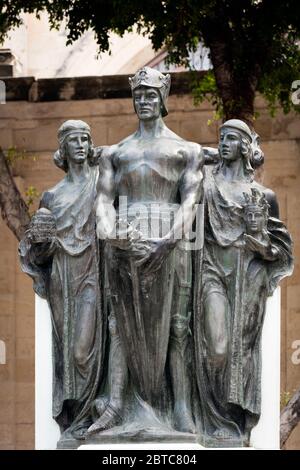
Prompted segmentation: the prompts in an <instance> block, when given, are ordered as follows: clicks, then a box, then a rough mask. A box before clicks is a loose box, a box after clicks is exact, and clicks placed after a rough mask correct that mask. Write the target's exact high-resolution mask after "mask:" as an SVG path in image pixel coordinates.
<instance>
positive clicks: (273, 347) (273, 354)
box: [35, 288, 280, 450]
mask: <svg viewBox="0 0 300 470" xmlns="http://www.w3.org/2000/svg"><path fill="white" fill-rule="evenodd" d="M35 309H36V318H35V328H36V336H35V338H36V340H35V346H36V348H35V448H36V449H56V445H57V441H58V440H59V437H60V432H59V427H58V425H57V424H56V422H55V421H54V420H53V419H52V353H51V348H52V346H51V341H52V339H51V320H50V312H49V308H48V305H47V302H46V301H45V300H43V299H40V298H39V297H38V296H36V303H35ZM279 424H280V288H277V289H276V291H275V293H274V295H273V296H272V297H270V298H268V301H267V309H266V318H265V322H264V326H263V331H262V412H261V418H260V421H259V423H258V425H257V426H256V427H255V428H254V429H253V431H252V434H251V446H252V448H256V449H279ZM99 441H100V439H99ZM99 441H98V442H99ZM106 442H107V441H106ZM140 442H141V441H140ZM102 443H103V444H104V445H102V444H100V443H99V444H98V443H95V444H94V445H89V444H88V445H83V446H81V449H84V448H85V449H91V448H92V449H98V450H105V449H121V448H122V449H125V448H127V447H124V446H126V444H125V443H122V444H114V445H113V447H112V445H109V443H105V442H103V441H102ZM160 445H163V446H164V447H163V448H164V449H166V448H167V447H166V446H170V447H169V448H170V449H171V448H174V447H172V446H174V444H171V443H168V444H160V443H153V442H152V443H149V444H143V446H145V447H143V448H145V449H151V448H153V449H159V448H160V447H159V446H160ZM175 445H176V444H175ZM140 446H141V444H136V445H135V444H134V443H132V442H131V443H130V444H128V450H130V449H138V448H141V447H140ZM178 446H179V444H177V445H176V448H177V449H179V447H178ZM182 446H185V447H182ZM190 446H191V447H190ZM180 448H185V449H189V448H193V449H195V448H198V449H199V450H200V449H201V448H202V449H203V447H201V446H200V445H199V446H198V445H196V444H194V443H191V442H187V443H186V444H181V445H180Z"/></svg>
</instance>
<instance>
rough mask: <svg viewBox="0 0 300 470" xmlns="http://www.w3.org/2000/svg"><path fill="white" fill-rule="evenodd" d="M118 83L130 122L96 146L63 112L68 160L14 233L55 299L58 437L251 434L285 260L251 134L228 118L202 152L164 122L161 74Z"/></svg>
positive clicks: (208, 438) (26, 265)
mask: <svg viewBox="0 0 300 470" xmlns="http://www.w3.org/2000/svg"><path fill="white" fill-rule="evenodd" d="M130 85H131V89H132V94H133V104H134V109H135V112H136V114H137V116H138V119H139V127H138V130H137V131H136V132H135V133H134V134H132V135H131V136H129V137H127V138H126V139H124V140H123V141H121V142H120V143H118V144H115V145H112V146H108V147H99V148H98V149H96V150H95V149H93V147H92V141H91V136H90V129H89V127H88V126H87V125H86V124H85V123H83V122H82V121H67V122H66V123H64V124H63V125H62V126H61V128H60V130H59V142H60V150H59V151H58V152H56V154H55V158H54V160H55V163H56V164H58V166H60V167H61V168H62V169H64V170H65V171H66V172H67V175H66V177H65V178H64V180H63V181H62V182H61V183H59V184H58V185H57V186H55V188H53V189H52V190H50V191H47V192H46V193H45V194H44V196H43V198H42V202H41V206H40V209H39V211H38V212H37V213H36V215H35V216H34V217H33V219H32V223H31V225H30V227H29V229H28V232H27V235H26V237H25V239H24V240H23V241H22V242H21V244H20V254H21V262H22V267H23V270H24V271H25V272H26V273H28V274H29V275H30V276H31V277H32V278H33V280H34V288H35V291H36V292H37V293H38V294H39V295H41V296H43V297H46V298H47V300H48V302H49V304H50V308H51V312H52V322H53V345H54V365H55V377H54V384H55V388H54V393H53V405H54V408H53V411H54V417H55V418H56V419H57V421H58V422H59V423H60V425H61V430H62V433H63V434H62V438H61V443H60V445H61V447H64V446H65V447H68V445H73V446H74V445H75V446H77V445H78V444H79V442H80V440H81V439H85V441H86V442H110V441H112V440H114V441H128V440H148V441H149V440H152V441H155V440H166V441H171V440H173V441H189V440H190V441H198V442H200V443H202V444H204V445H207V446H213V447H224V446H226V447H232V446H244V445H249V438H250V433H251V430H252V428H253V426H254V425H255V424H256V423H257V421H258V419H259V416H260V361H261V357H260V339H261V329H262V324H263V319H264V313H265V304H266V299H267V296H268V295H271V294H272V292H273V291H274V289H275V288H276V286H277V285H278V283H279V281H280V279H282V278H283V277H284V276H287V275H289V274H291V272H292V266H293V261H292V256H291V247H292V242H291V239H290V236H289V234H288V232H287V229H286V227H285V226H284V224H283V223H282V222H281V221H280V220H279V218H278V217H279V211H278V204H277V200H276V196H275V194H274V193H273V192H272V191H271V190H269V189H267V188H265V187H264V186H262V185H261V184H258V183H257V182H255V181H254V178H253V174H254V167H255V166H259V165H261V164H262V162H263V155H262V153H261V149H260V147H259V142H258V140H257V139H258V136H257V134H256V135H255V134H253V133H252V132H251V131H250V129H249V128H248V126H247V125H246V124H245V123H243V122H242V121H240V120H235V119H234V120H230V121H227V122H226V123H224V124H223V125H222V126H221V132H220V143H219V148H218V150H217V149H209V148H206V149H204V152H203V150H202V148H201V146H200V145H199V144H196V143H191V142H187V141H185V140H183V139H181V138H180V137H178V136H177V135H176V134H174V133H173V132H172V131H170V130H169V129H168V128H167V127H166V125H165V124H164V122H163V119H162V118H163V117H164V116H166V115H167V113H168V111H167V97H168V93H169V88H170V76H169V75H163V74H161V73H160V72H158V71H156V70H153V69H151V68H149V67H144V68H143V69H141V70H139V71H138V72H137V74H136V75H135V76H134V77H132V79H131V80H130ZM96 163H98V164H99V167H97V165H96ZM96 198H97V199H96ZM96 232H97V237H98V241H96ZM203 235H204V242H203ZM193 237H194V238H193ZM195 240H196V242H195ZM199 240H200V243H198V242H199ZM197 241H198V242H197ZM250 286H251V289H250V288H249V287H250ZM61 345H63V347H61ZM191 371H193V372H194V373H191ZM72 440H73V443H72V442H71V441H72Z"/></svg>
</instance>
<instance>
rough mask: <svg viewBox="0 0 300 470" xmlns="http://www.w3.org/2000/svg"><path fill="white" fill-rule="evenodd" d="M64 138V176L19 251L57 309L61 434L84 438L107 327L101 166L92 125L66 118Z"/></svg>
mask: <svg viewBox="0 0 300 470" xmlns="http://www.w3.org/2000/svg"><path fill="white" fill-rule="evenodd" d="M58 139H59V144H60V148H59V150H58V151H57V152H56V153H55V155H54V161H55V164H56V165H57V166H58V167H59V168H61V169H63V170H64V171H65V172H66V176H65V177H64V178H63V180H61V181H60V182H59V183H58V184H57V185H56V186H55V187H54V188H52V189H50V190H49V191H46V192H45V193H44V194H43V197H42V200H41V203H40V209H39V210H38V211H37V213H36V214H35V215H34V216H33V218H32V221H31V224H30V227H29V229H28V231H27V234H26V237H25V239H24V240H23V241H22V242H21V244H20V256H21V264H22V268H23V270H24V271H25V272H26V273H27V274H29V275H30V276H31V277H32V278H33V280H34V289H35V292H36V293H37V294H38V295H40V296H41V297H44V298H46V299H47V300H48V303H49V307H50V310H51V316H52V325H53V365H54V384H53V385H54V386H53V417H54V418H55V419H56V420H57V422H58V423H59V425H60V428H61V432H62V440H63V439H64V437H67V436H69V435H71V436H73V437H75V438H81V437H82V435H83V434H84V432H85V431H86V429H87V428H88V426H89V425H90V424H91V415H90V406H91V403H92V400H93V399H94V397H95V395H96V391H97V386H98V383H99V379H100V372H101V368H102V348H103V346H102V344H103V342H104V334H105V329H104V319H103V314H102V307H101V296H100V284H99V266H98V263H99V250H98V246H97V243H96V236H95V215H94V212H93V206H94V201H95V198H96V194H97V193H96V191H97V180H98V168H97V167H96V166H93V148H92V141H91V135H90V128H89V126H88V125H87V124H86V123H84V122H82V121H71V120H70V121H66V122H65V123H64V124H63V125H62V126H61V127H60V129H59V131H58ZM51 224H52V225H51Z"/></svg>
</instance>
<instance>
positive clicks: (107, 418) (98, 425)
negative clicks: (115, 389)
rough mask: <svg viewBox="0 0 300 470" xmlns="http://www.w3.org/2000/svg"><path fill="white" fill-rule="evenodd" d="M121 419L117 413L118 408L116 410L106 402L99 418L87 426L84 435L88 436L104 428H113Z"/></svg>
mask: <svg viewBox="0 0 300 470" xmlns="http://www.w3.org/2000/svg"><path fill="white" fill-rule="evenodd" d="M121 420H122V417H121V416H120V414H119V410H116V409H115V408H113V406H112V405H111V404H108V405H107V407H106V409H105V411H104V413H103V414H102V415H101V416H100V418H98V419H97V421H95V423H94V424H92V426H90V427H89V429H88V430H87V433H86V436H87V437H88V436H91V435H93V434H96V433H98V432H101V431H105V430H106V429H110V428H113V427H114V426H116V425H117V424H119V423H120V421H121Z"/></svg>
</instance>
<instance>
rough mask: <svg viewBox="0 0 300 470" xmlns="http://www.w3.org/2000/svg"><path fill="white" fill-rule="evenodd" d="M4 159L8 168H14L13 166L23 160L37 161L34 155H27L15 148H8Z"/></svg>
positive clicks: (25, 152)
mask: <svg viewBox="0 0 300 470" xmlns="http://www.w3.org/2000/svg"><path fill="white" fill-rule="evenodd" d="M5 158H6V160H7V162H8V164H9V166H10V167H12V168H13V167H14V166H15V164H16V163H17V162H18V161H20V160H25V159H28V158H30V159H31V160H32V161H34V162H35V161H36V160H37V158H38V157H37V156H36V155H29V154H28V153H27V151H26V150H24V149H23V150H22V149H18V148H17V147H16V146H12V147H9V148H8V149H7V151H6V152H5Z"/></svg>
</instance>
